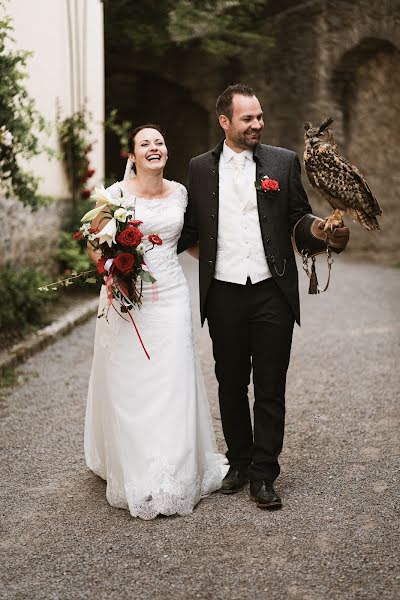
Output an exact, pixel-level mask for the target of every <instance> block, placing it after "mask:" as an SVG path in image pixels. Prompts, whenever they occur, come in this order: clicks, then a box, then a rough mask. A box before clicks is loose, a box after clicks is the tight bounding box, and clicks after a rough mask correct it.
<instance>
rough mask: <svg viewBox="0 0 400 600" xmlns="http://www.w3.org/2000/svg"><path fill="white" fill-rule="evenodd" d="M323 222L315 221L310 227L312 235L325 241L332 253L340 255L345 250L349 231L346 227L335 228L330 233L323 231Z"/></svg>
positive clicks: (320, 220)
mask: <svg viewBox="0 0 400 600" xmlns="http://www.w3.org/2000/svg"><path fill="white" fill-rule="evenodd" d="M324 226H325V221H324V219H315V220H314V222H313V224H312V225H311V232H312V234H313V235H314V236H315V237H316V238H318V239H320V240H322V241H325V242H326V244H327V245H328V246H329V248H330V249H331V250H332V252H335V254H340V253H341V252H343V250H344V249H345V248H346V246H347V243H348V241H349V238H350V230H349V228H348V227H335V228H334V229H333V230H332V231H331V230H329V229H328V231H324Z"/></svg>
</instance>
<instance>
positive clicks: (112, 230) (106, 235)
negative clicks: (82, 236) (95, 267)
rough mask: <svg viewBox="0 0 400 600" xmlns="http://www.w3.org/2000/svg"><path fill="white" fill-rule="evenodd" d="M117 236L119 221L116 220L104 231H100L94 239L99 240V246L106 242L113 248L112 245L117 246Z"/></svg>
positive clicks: (109, 223) (107, 225) (111, 220)
mask: <svg viewBox="0 0 400 600" xmlns="http://www.w3.org/2000/svg"><path fill="white" fill-rule="evenodd" d="M116 234H117V221H116V220H115V219H110V220H109V221H108V223H107V224H106V225H105V226H104V227H103V229H102V230H101V231H99V233H96V235H95V236H94V237H95V239H98V240H99V244H104V242H106V243H107V244H108V245H109V247H110V248H111V245H112V244H115V236H116Z"/></svg>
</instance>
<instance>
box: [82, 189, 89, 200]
mask: <svg viewBox="0 0 400 600" xmlns="http://www.w3.org/2000/svg"><path fill="white" fill-rule="evenodd" d="M90 196H91V191H90V190H82V191H81V198H84V199H85V200H86V199H87V198H90Z"/></svg>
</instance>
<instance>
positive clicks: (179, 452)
mask: <svg viewBox="0 0 400 600" xmlns="http://www.w3.org/2000/svg"><path fill="white" fill-rule="evenodd" d="M129 151H130V155H129V161H128V162H129V163H130V166H131V167H132V168H133V169H134V171H135V172H136V176H134V177H133V178H132V177H129V176H128V177H127V178H125V179H124V181H122V182H117V183H114V184H113V185H111V186H110V187H109V188H108V191H109V192H110V193H111V195H112V196H113V197H115V198H117V197H118V198H120V197H121V196H122V195H123V196H124V200H123V206H124V207H125V208H130V209H134V211H135V219H138V220H140V221H143V224H142V225H141V231H142V232H143V233H144V237H143V240H145V239H146V240H147V237H146V236H147V235H149V234H150V233H156V234H158V235H159V237H160V238H161V239H162V241H163V243H162V245H159V246H155V247H154V248H153V249H151V251H150V248H151V244H150V243H149V242H145V246H146V245H147V246H148V249H149V251H148V252H147V254H146V263H147V264H148V267H149V269H150V271H151V272H152V274H153V275H154V277H155V278H156V280H157V281H156V284H155V285H153V286H152V284H150V283H148V284H146V283H145V284H144V287H143V300H142V307H141V308H140V310H135V311H132V316H133V318H134V321H135V323H136V326H137V328H138V330H139V332H140V335H141V337H142V339H143V343H144V345H145V346H146V349H147V351H148V353H149V355H150V357H151V360H148V358H147V357H146V355H145V353H144V351H143V348H142V346H141V345H140V343H139V340H138V337H137V335H136V333H135V330H134V328H133V325H132V323H131V322H130V321H127V320H124V319H123V318H122V317H121V315H120V314H118V312H117V311H118V308H117V310H115V311H114V310H110V311H108V314H107V318H105V317H102V318H98V319H97V323H96V333H95V341H94V356H93V365H92V371H91V376H90V382H89V391H88V399H87V408H86V420H85V457H86V463H87V465H88V467H89V468H90V469H91V470H92V471H93V472H94V473H96V474H97V475H99V476H100V477H102V478H103V479H105V480H106V481H107V492H106V495H107V500H108V502H109V503H110V504H111V505H112V506H116V507H119V508H128V509H129V511H130V513H131V515H132V516H134V517H140V518H142V519H153V518H154V517H156V516H157V515H158V514H163V515H172V514H179V515H187V514H189V513H191V512H192V510H193V507H194V506H195V505H196V504H197V503H198V502H199V500H200V499H201V497H202V496H205V495H207V494H210V493H211V492H213V491H215V490H217V489H219V487H220V486H221V482H222V479H223V477H224V475H225V474H226V471H227V469H228V467H227V466H225V462H226V461H225V457H223V456H222V455H220V454H217V453H216V450H215V439H214V433H213V430H212V423H211V417H210V412H209V407H208V403H207V398H206V393H205V388H204V384H203V381H202V377H201V373H200V369H199V365H198V362H197V359H196V356H195V352H194V347H193V331H192V322H191V308H190V298H189V290H188V285H187V282H186V279H185V277H184V274H183V272H182V269H181V267H180V265H179V263H178V258H177V253H176V246H177V242H178V239H179V236H180V231H181V228H182V225H183V217H184V213H185V209H186V204H187V192H186V189H185V188H184V186H183V185H181V184H179V183H176V182H174V181H168V180H167V179H164V178H163V170H164V167H165V164H166V162H167V158H168V155H167V148H166V145H165V141H164V138H163V135H162V133H161V131H160V130H159V129H158V127H156V126H154V125H145V126H141V127H138V128H137V129H135V130H134V131H133V132H132V133H131V135H130V139H129ZM130 161H131V162H130ZM102 217H104V213H100V215H99V216H98V217H97V218H96V220H95V221H94V222H93V226H94V227H97V228H98V229H101V228H102V227H103V226H104V224H105V223H106V222H107V221H106V220H102ZM89 254H90V256H91V258H92V259H93V260H94V261H95V262H97V260H98V259H99V256H98V255H97V254H96V252H94V251H93V249H90V248H89ZM148 259H149V260H148ZM106 304H107V296H106V289H105V286H103V287H102V290H101V293H100V302H99V317H100V315H101V314H102V312H103V310H104V308H105V306H106Z"/></svg>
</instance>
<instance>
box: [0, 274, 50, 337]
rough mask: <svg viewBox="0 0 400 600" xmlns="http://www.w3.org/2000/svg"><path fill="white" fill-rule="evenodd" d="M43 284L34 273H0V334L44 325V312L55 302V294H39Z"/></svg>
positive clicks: (42, 278)
mask: <svg viewBox="0 0 400 600" xmlns="http://www.w3.org/2000/svg"><path fill="white" fill-rule="evenodd" d="M44 283H45V278H44V276H43V275H42V274H41V273H39V272H38V271H36V270H35V269H28V268H19V269H18V268H14V267H13V268H11V267H5V268H2V269H0V297H1V303H0V331H3V330H6V329H11V328H16V329H19V330H21V329H23V328H24V327H26V326H27V325H28V324H29V325H40V324H41V323H42V322H43V314H44V312H45V311H43V309H44V308H45V307H46V306H48V305H49V304H50V303H52V302H54V299H55V297H56V295H57V294H56V292H55V291H53V290H49V292H48V293H47V294H43V293H41V292H40V291H39V290H38V288H39V287H40V286H42V285H43V284H44Z"/></svg>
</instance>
